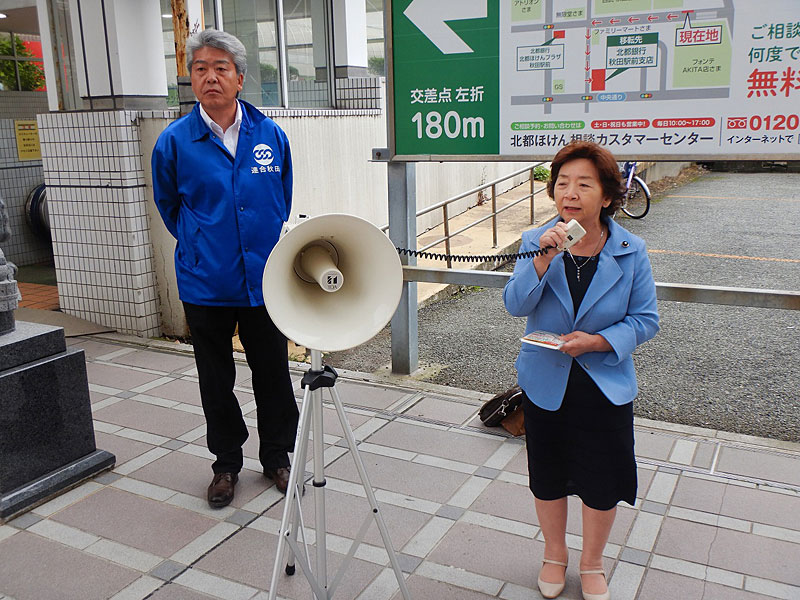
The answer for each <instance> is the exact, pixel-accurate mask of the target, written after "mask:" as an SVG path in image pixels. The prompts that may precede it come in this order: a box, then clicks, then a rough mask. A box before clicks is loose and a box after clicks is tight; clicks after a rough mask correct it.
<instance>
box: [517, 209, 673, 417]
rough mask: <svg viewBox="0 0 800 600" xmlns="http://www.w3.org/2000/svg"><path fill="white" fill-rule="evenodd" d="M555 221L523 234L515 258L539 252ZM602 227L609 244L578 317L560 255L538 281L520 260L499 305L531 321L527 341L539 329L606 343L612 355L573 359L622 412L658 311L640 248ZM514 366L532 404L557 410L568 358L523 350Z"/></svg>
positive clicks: (638, 242)
mask: <svg viewBox="0 0 800 600" xmlns="http://www.w3.org/2000/svg"><path fill="white" fill-rule="evenodd" d="M559 220H560V217H556V218H555V219H553V220H552V221H550V222H549V223H548V224H546V225H545V226H543V227H539V228H537V229H532V230H530V231H526V232H525V233H523V234H522V245H521V247H520V252H527V251H531V250H538V249H539V237H540V236H541V235H542V233H544V231H545V230H546V229H548V228H550V227H552V226H553V225H555V224H556V223H557V222H558V221H559ZM607 224H608V233H609V235H608V239H607V240H606V244H605V246H604V247H603V249H602V250H601V252H600V255H599V257H598V263H597V272H596V273H595V275H594V278H593V279H592V282H591V284H589V289H588V290H587V291H586V296H585V297H584V298H583V302H582V303H581V305H580V307H579V309H578V314H577V315H576V314H575V311H574V310H573V308H572V296H571V295H570V292H569V286H568V284H567V278H566V275H565V274H564V257H565V254H566V253H564V252H562V253H559V254H558V256H556V257H555V258H554V259H553V261H552V262H551V263H550V266H549V267H548V269H547V271H546V272H545V273H544V276H543V277H542V278H541V279H539V276H538V275H537V274H536V269H535V268H534V266H533V260H532V259H520V260H518V261H517V264H516V266H515V267H514V274H513V275H512V276H511V279H510V280H509V281H508V283H507V284H506V286H505V289H504V290H503V301H504V302H505V305H506V309H507V310H508V312H509V313H511V314H512V315H514V316H515V317H527V318H528V323H527V325H526V326H525V333H526V334H527V333H528V332H530V331H535V330H537V329H541V330H546V331H552V332H554V333H558V334H565V333H570V332H572V331H584V332H586V333H592V334H594V333H599V334H600V335H602V336H603V337H604V338H605V339H606V340H608V343H609V344H611V347H612V348H613V350H612V351H610V352H587V353H586V354H582V355H581V356H579V357H578V358H577V359H576V360H577V361H578V362H579V363H580V365H581V366H582V367H583V368H584V369H585V370H586V372H587V373H588V374H589V376H590V377H591V378H592V379H593V380H594V382H595V383H596V384H597V386H598V387H599V388H600V390H602V392H603V393H604V394H605V395H606V396H607V397H608V399H609V400H611V402H612V403H614V404H616V405H621V404H626V403H628V402H631V401H632V400H633V399H634V398H635V397H636V394H637V392H638V386H637V384H636V372H635V370H634V368H633V358H632V353H633V350H634V349H635V348H636V346H637V345H639V344H641V343H642V342H646V341H647V340H649V339H650V338H652V337H653V336H654V335H655V334H656V333H657V332H658V310H657V307H656V287H655V282H654V281H653V271H652V268H651V267H650V259H649V258H648V256H647V248H646V247H645V243H644V241H643V240H642V239H641V238H639V237H637V236H635V235H633V234H632V233H630V232H628V231H626V230H625V229H624V228H622V227H621V226H620V225H617V223H616V222H614V221H613V220H611V219H608V220H607ZM551 252H552V250H551ZM515 366H516V368H517V373H518V379H519V385H520V387H521V388H522V389H523V390H525V393H526V394H527V396H528V398H530V399H531V400H532V401H533V402H534V404H536V405H537V406H539V407H541V408H543V409H546V410H557V409H558V408H559V407H560V406H561V402H562V401H563V399H564V391H565V390H566V388H567V379H568V377H569V371H570V367H571V366H572V357H570V356H569V355H568V354H565V353H563V352H559V351H557V350H550V349H548V348H540V347H538V346H533V345H531V344H525V343H523V344H522V349H521V350H520V353H519V357H518V358H517V362H516V363H515Z"/></svg>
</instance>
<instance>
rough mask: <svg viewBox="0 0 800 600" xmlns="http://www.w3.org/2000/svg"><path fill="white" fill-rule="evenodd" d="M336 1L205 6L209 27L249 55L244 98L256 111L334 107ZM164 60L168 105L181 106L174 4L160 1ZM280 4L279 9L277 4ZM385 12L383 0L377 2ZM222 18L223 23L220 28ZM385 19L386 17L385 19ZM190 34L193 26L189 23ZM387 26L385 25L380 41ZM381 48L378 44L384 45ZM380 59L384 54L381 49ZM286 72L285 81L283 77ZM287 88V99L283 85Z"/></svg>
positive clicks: (214, 2) (209, 0)
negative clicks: (332, 11) (331, 76)
mask: <svg viewBox="0 0 800 600" xmlns="http://www.w3.org/2000/svg"><path fill="white" fill-rule="evenodd" d="M330 1H332V0H205V1H204V2H203V15H204V18H205V26H206V27H213V26H214V25H215V24H217V26H218V28H219V29H222V30H224V31H227V32H229V33H231V34H233V35H235V36H236V37H237V38H239V39H240V40H241V41H242V43H243V44H244V47H245V49H246V50H247V74H246V76H245V80H244V86H243V89H242V93H241V94H240V96H239V97H240V98H242V99H243V100H246V101H247V102H250V103H251V104H254V105H255V106H267V107H268V106H282V105H283V104H284V102H283V100H282V98H283V97H284V96H285V97H286V98H287V101H286V104H287V106H288V107H293V108H324V107H329V106H331V105H332V102H331V90H330V84H329V81H328V63H329V60H328V56H329V53H330V49H329V43H328V27H327V14H326V11H328V10H329V6H328V4H329V2H330ZM160 2H161V12H162V15H163V24H162V25H163V27H162V30H163V33H164V55H165V58H166V62H167V85H168V88H169V94H168V98H167V103H168V104H169V105H170V106H177V104H178V95H177V67H176V65H175V42H174V34H173V30H172V8H171V2H170V0H160ZM279 2H280V3H281V4H278V3H279ZM373 2H378V3H379V5H380V11H382V10H383V0H373ZM279 8H282V9H283V24H284V27H283V34H284V36H285V42H284V44H285V49H286V52H285V61H286V65H285V66H282V65H281V52H280V47H279V31H278V14H279V10H278V9H279ZM217 15H220V17H221V21H222V22H221V23H217ZM380 18H381V19H382V18H383V17H382V12H381V14H380ZM189 25H190V29H191V28H192V27H193V25H192V24H191V23H190V24H189ZM382 31H383V26H382V25H381V35H382ZM381 44H382V42H381V43H380V44H379V45H381ZM380 52H381V54H383V49H382V47H381V50H380ZM282 69H283V70H285V74H286V75H285V79H284V78H283V77H282V76H281V75H282V72H283V71H282ZM284 80H285V81H287V82H288V86H287V90H286V93H285V95H284V94H283V93H282V89H281V86H282V82H283V81H284Z"/></svg>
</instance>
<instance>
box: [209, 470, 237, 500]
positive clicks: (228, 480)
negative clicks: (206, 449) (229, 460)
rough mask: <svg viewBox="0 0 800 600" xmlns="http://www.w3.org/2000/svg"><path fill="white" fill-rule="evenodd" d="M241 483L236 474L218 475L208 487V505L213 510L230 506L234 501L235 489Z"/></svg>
mask: <svg viewBox="0 0 800 600" xmlns="http://www.w3.org/2000/svg"><path fill="white" fill-rule="evenodd" d="M237 481H239V475H237V474H236V473H217V474H215V475H214V479H212V480H211V485H209V486H208V504H209V505H210V506H211V508H222V507H223V506H228V504H230V503H231V500H233V488H234V487H236V482H237Z"/></svg>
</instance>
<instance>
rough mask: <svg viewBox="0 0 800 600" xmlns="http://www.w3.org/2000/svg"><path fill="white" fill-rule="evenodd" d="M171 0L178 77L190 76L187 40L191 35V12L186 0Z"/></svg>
mask: <svg viewBox="0 0 800 600" xmlns="http://www.w3.org/2000/svg"><path fill="white" fill-rule="evenodd" d="M171 2H172V29H173V31H174V33H175V62H176V63H177V67H178V77H188V76H189V70H188V69H187V68H186V40H187V38H188V37H189V13H188V12H187V10H186V0H171Z"/></svg>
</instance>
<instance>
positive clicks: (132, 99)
mask: <svg viewBox="0 0 800 600" xmlns="http://www.w3.org/2000/svg"><path fill="white" fill-rule="evenodd" d="M70 19H71V21H72V23H71V24H72V36H73V40H74V43H75V63H76V67H77V69H76V70H77V72H78V87H79V89H80V95H81V97H82V98H83V99H84V108H87V109H90V110H104V109H121V108H129V109H163V108H166V96H167V74H166V67H165V63H164V41H163V36H162V32H161V7H160V3H159V0H137V1H136V2H130V1H129V0H105V2H101V1H100V0H81V2H80V3H78V2H77V1H76V0H70Z"/></svg>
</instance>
